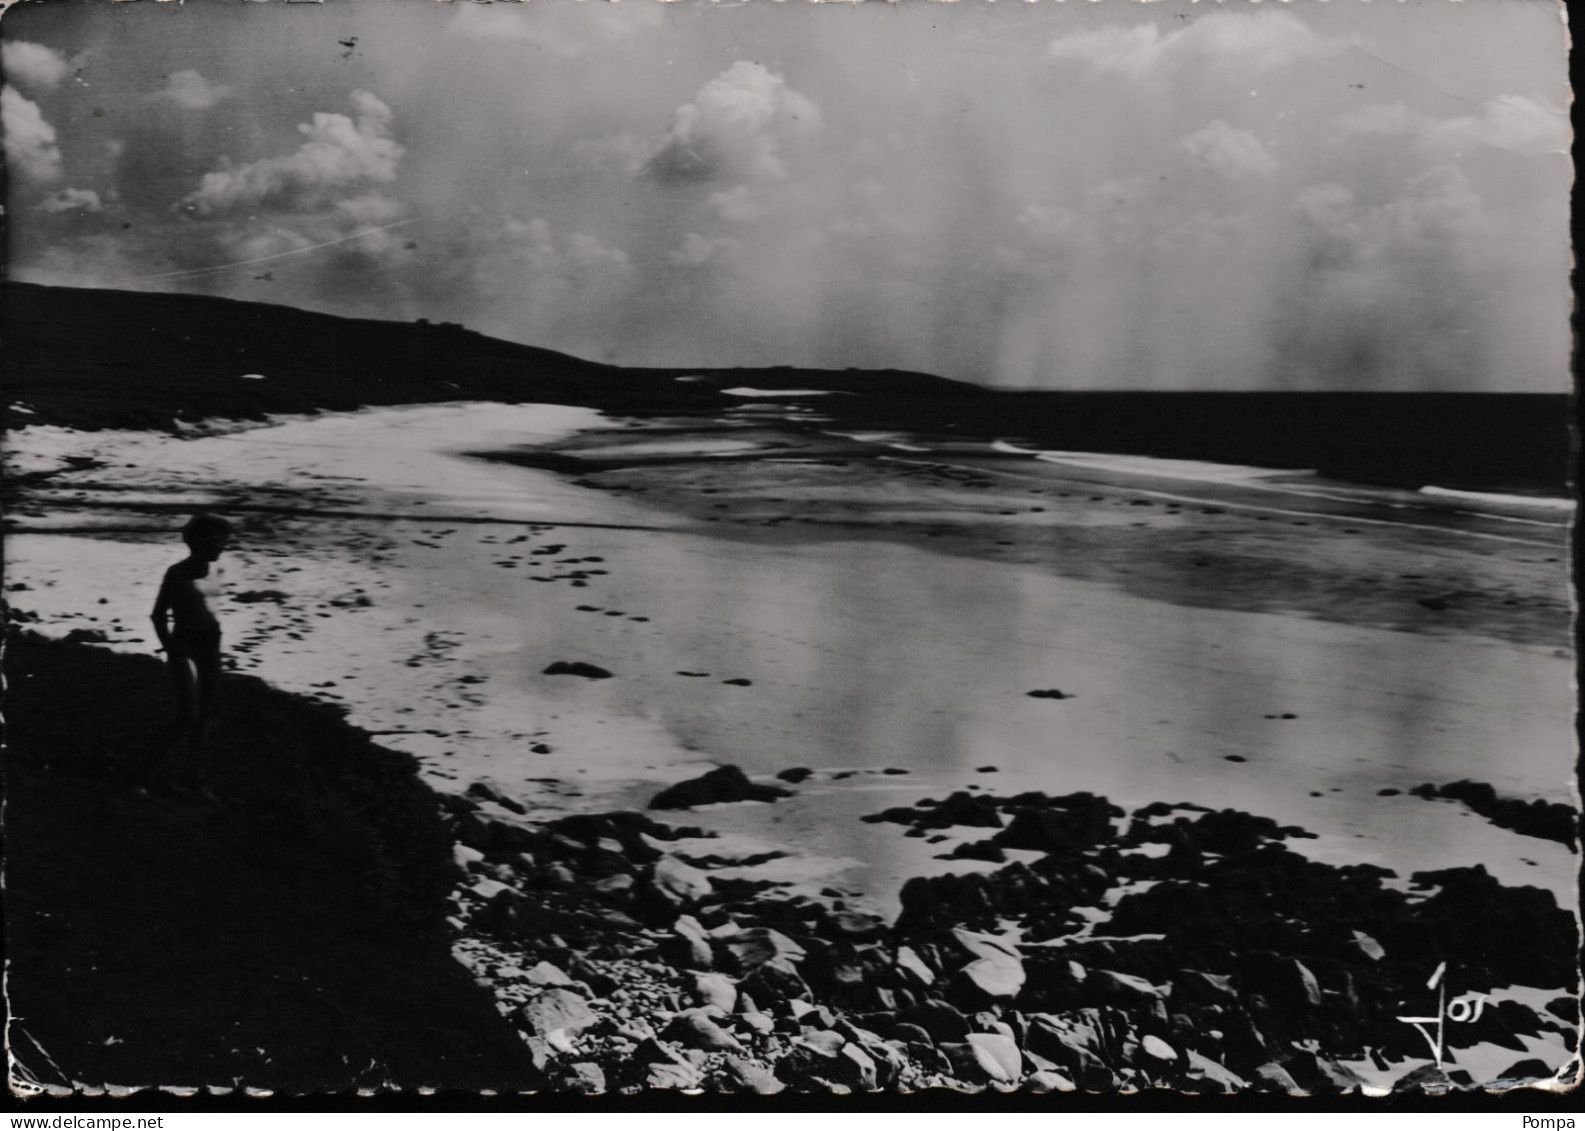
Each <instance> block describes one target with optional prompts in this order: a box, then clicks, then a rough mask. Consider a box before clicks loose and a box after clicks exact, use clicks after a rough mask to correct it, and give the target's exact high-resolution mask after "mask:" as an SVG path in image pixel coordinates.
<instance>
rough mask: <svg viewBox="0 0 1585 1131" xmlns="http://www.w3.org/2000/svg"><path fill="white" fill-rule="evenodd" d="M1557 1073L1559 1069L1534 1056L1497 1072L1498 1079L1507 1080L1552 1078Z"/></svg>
mask: <svg viewBox="0 0 1585 1131" xmlns="http://www.w3.org/2000/svg"><path fill="white" fill-rule="evenodd" d="M1556 1074H1557V1069H1555V1068H1550V1067H1548V1066H1547V1063H1546V1061H1544V1060H1540V1059H1538V1058H1537V1057H1533V1056H1532V1057H1526V1058H1525V1059H1524V1060H1516V1061H1514V1062H1513V1063H1512V1064H1510V1065H1509V1066H1508V1067H1507V1068H1504V1069H1503V1070H1502V1071H1501V1072H1499V1073H1497V1079H1498V1080H1506V1081H1522V1080H1550V1079H1551V1078H1552V1077H1553V1076H1555V1075H1556Z"/></svg>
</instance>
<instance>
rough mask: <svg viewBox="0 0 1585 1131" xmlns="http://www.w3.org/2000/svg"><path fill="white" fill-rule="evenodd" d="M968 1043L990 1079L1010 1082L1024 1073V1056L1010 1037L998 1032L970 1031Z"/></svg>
mask: <svg viewBox="0 0 1585 1131" xmlns="http://www.w3.org/2000/svg"><path fill="white" fill-rule="evenodd" d="M968 1044H969V1045H970V1046H971V1047H972V1048H973V1049H974V1050H975V1054H976V1055H977V1056H978V1057H979V1059H980V1063H981V1064H982V1065H984V1066H985V1067H986V1069H987V1071H988V1072H989V1073H990V1076H991V1079H993V1080H1001V1081H1003V1082H1011V1081H1014V1080H1017V1079H1018V1078H1019V1077H1020V1076H1022V1075H1023V1074H1024V1058H1023V1055H1022V1054H1021V1053H1020V1052H1019V1051H1018V1046H1017V1045H1016V1044H1015V1043H1014V1042H1013V1040H1012V1038H1011V1037H1004V1036H1002V1035H1001V1034H999V1033H970V1034H969V1039H968Z"/></svg>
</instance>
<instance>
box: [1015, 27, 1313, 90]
mask: <svg viewBox="0 0 1585 1131" xmlns="http://www.w3.org/2000/svg"><path fill="white" fill-rule="evenodd" d="M1341 46H1342V44H1341V42H1340V41H1338V40H1336V39H1333V38H1331V37H1329V36H1325V35H1321V34H1320V33H1318V32H1316V31H1315V30H1314V29H1313V28H1311V27H1310V25H1309V24H1307V23H1305V22H1304V21H1303V20H1301V19H1299V18H1298V17H1297V16H1294V15H1291V14H1289V13H1287V12H1271V11H1267V12H1257V13H1253V14H1244V13H1231V12H1216V13H1213V14H1211V15H1208V16H1205V17H1204V18H1202V19H1198V20H1195V21H1194V22H1192V23H1190V24H1188V25H1187V26H1186V27H1182V28H1179V29H1177V30H1175V31H1169V32H1166V33H1163V32H1162V31H1161V30H1160V28H1159V27H1158V26H1157V25H1155V24H1140V25H1137V26H1135V27H1121V26H1118V25H1115V24H1114V25H1108V26H1106V27H1101V28H1095V29H1092V30H1089V31H1080V32H1073V33H1070V34H1068V35H1061V36H1058V37H1057V38H1055V39H1053V40H1052V41H1051V42H1050V43H1049V44H1048V45H1047V47H1046V58H1047V59H1050V60H1053V61H1055V62H1075V63H1083V64H1085V65H1086V66H1087V67H1088V69H1089V73H1090V74H1091V75H1092V76H1093V75H1102V74H1115V75H1121V76H1123V77H1125V78H1131V79H1140V78H1144V77H1146V76H1148V75H1151V74H1154V73H1156V72H1158V71H1160V70H1161V69H1163V68H1165V67H1169V66H1176V65H1178V64H1180V63H1185V62H1189V61H1193V60H1199V61H1202V62H1211V63H1215V64H1223V63H1238V64H1239V65H1241V66H1244V67H1248V68H1250V69H1254V70H1261V71H1269V70H1278V69H1281V68H1284V67H1288V66H1291V65H1292V64H1294V63H1296V62H1300V61H1303V60H1309V59H1319V58H1322V57H1324V56H1326V55H1329V54H1331V53H1333V52H1334V51H1337V50H1338V49H1339V48H1341Z"/></svg>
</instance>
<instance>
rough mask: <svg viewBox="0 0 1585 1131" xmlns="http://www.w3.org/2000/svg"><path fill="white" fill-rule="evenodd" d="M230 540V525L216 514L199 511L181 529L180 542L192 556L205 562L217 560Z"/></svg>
mask: <svg viewBox="0 0 1585 1131" xmlns="http://www.w3.org/2000/svg"><path fill="white" fill-rule="evenodd" d="M230 540H231V523H230V522H228V521H227V520H226V519H223V518H221V517H220V516H219V515H218V514H210V513H209V512H208V511H201V512H199V513H198V514H195V515H193V517H192V518H190V519H188V520H187V525H186V526H184V527H182V541H183V542H186V543H187V548H188V549H189V550H191V551H192V552H193V555H194V556H195V557H198V558H202V559H203V560H204V561H206V562H212V561H214V560H215V559H216V558H218V557H219V556H220V555H221V554H222V553H223V552H224V551H225V548H226V543H227V542H229V541H230Z"/></svg>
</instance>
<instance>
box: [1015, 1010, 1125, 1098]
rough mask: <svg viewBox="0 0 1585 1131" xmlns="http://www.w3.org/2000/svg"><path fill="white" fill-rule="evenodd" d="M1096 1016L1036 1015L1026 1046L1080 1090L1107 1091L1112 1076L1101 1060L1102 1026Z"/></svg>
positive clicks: (1025, 1040)
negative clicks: (1070, 1078) (1068, 1077)
mask: <svg viewBox="0 0 1585 1131" xmlns="http://www.w3.org/2000/svg"><path fill="white" fill-rule="evenodd" d="M1093 1013H1094V1011H1084V1012H1081V1013H1073V1014H1062V1015H1060V1016H1058V1015H1052V1014H1045V1013H1037V1014H1035V1015H1033V1016H1032V1017H1030V1018H1029V1023H1028V1033H1027V1035H1026V1036H1025V1038H1024V1043H1025V1047H1026V1048H1027V1049H1028V1050H1029V1051H1030V1052H1031V1053H1034V1054H1035V1055H1036V1056H1039V1057H1041V1058H1042V1059H1044V1060H1046V1061H1048V1062H1050V1063H1051V1064H1053V1065H1055V1066H1056V1068H1057V1069H1058V1070H1059V1071H1061V1072H1062V1073H1063V1074H1064V1075H1067V1076H1071V1077H1072V1078H1073V1079H1074V1080H1075V1081H1076V1082H1077V1083H1078V1085H1079V1086H1080V1087H1082V1088H1086V1089H1088V1090H1091V1091H1104V1090H1106V1089H1107V1088H1109V1087H1110V1086H1111V1083H1112V1074H1111V1071H1110V1070H1109V1069H1108V1068H1107V1066H1106V1061H1105V1060H1104V1059H1103V1056H1102V1036H1101V1030H1100V1025H1099V1023H1098V1021H1097V1020H1096V1018H1095V1017H1094V1016H1092V1015H1093Z"/></svg>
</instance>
